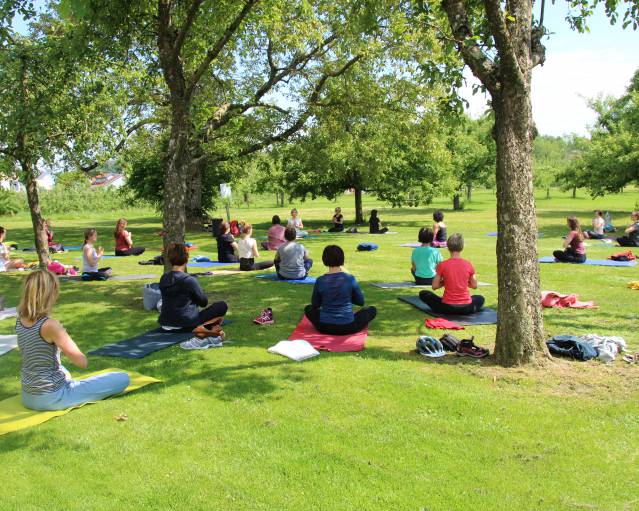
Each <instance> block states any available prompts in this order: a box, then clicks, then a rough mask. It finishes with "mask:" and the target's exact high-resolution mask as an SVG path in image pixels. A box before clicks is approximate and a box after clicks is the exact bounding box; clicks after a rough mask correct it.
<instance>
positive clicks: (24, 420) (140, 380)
mask: <svg viewBox="0 0 639 511" xmlns="http://www.w3.org/2000/svg"><path fill="white" fill-rule="evenodd" d="M113 371H122V370H121V369H103V370H102V371H96V372H94V373H90V374H86V375H84V376H82V378H90V377H91V376H96V375H98V374H103V373H110V372H113ZM124 372H127V373H128V374H129V378H130V379H131V383H130V384H129V386H128V387H127V388H126V389H124V393H125V394H126V393H127V392H133V391H134V390H137V389H139V388H142V387H145V386H147V385H150V384H151V383H159V382H160V381H161V380H156V379H155V378H152V377H151V376H144V375H143V374H140V373H136V372H134V371H124ZM92 402H93V403H95V402H97V401H92ZM87 404H90V403H83V404H81V405H78V406H73V407H71V408H66V409H65V410H56V411H55V412H38V411H36V410H29V409H28V408H25V407H24V406H23V405H22V399H21V398H20V396H19V395H18V396H12V397H9V398H7V399H4V400H2V401H0V435H5V434H7V433H11V432H13V431H18V430H20V429H25V428H30V427H31V426H37V425H38V424H42V423H43V422H46V421H48V420H49V419H53V418H54V417H59V416H60V415H64V414H65V413H69V412H70V411H71V410H73V409H74V408H80V407H81V406H84V405H87Z"/></svg>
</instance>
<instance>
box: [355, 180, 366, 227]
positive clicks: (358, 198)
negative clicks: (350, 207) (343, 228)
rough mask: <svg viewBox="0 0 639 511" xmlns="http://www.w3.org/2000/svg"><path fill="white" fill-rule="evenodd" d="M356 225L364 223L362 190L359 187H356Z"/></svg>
mask: <svg viewBox="0 0 639 511" xmlns="http://www.w3.org/2000/svg"><path fill="white" fill-rule="evenodd" d="M355 223H356V224H358V225H359V224H363V223H364V210H363V208H362V189H361V188H360V187H359V186H356V187H355Z"/></svg>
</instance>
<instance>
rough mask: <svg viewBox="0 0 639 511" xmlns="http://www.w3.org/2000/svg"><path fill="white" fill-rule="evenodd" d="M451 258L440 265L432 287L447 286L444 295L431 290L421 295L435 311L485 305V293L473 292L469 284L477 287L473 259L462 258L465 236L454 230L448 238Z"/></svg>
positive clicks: (451, 311) (469, 309) (468, 309)
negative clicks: (481, 294) (470, 290)
mask: <svg viewBox="0 0 639 511" xmlns="http://www.w3.org/2000/svg"><path fill="white" fill-rule="evenodd" d="M447 245H448V251H449V252H450V258H448V259H446V260H445V261H442V262H441V263H439V264H438V265H437V270H436V275H435V278H434V279H433V284H432V286H433V290H435V289H439V288H442V287H443V288H444V295H443V296H442V297H439V296H438V295H436V294H435V293H433V292H432V291H426V290H424V291H421V292H420V293H419V298H420V299H421V300H422V301H423V302H424V303H425V304H426V305H428V306H429V307H430V308H431V309H432V310H433V311H435V312H440V313H443V314H475V313H476V312H479V311H480V310H481V308H482V307H483V306H484V297H483V296H480V295H473V296H470V293H469V292H468V288H469V287H470V288H472V289H477V278H476V276H475V269H474V268H473V265H472V264H470V261H467V260H466V259H462V257H461V252H462V250H464V237H463V236H462V235H461V234H453V235H452V236H450V237H449V238H448V242H447Z"/></svg>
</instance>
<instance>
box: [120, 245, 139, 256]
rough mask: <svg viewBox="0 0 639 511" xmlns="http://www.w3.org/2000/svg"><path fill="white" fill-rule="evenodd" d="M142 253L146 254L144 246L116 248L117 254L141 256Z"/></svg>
mask: <svg viewBox="0 0 639 511" xmlns="http://www.w3.org/2000/svg"><path fill="white" fill-rule="evenodd" d="M140 254H144V248H143V247H131V248H128V249H127V250H116V251H115V255H116V256H139V255H140Z"/></svg>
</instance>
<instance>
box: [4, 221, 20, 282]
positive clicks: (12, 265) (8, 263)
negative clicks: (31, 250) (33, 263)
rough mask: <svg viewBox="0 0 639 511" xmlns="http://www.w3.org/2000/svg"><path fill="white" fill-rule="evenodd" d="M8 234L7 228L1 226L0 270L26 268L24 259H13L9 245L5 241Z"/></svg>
mask: <svg viewBox="0 0 639 511" xmlns="http://www.w3.org/2000/svg"><path fill="white" fill-rule="evenodd" d="M6 235H7V230H6V229H5V228H4V227H0V271H8V270H19V269H20V268H24V260H22V259H11V254H10V253H9V247H8V246H7V245H5V243H4V238H5V236H6Z"/></svg>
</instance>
